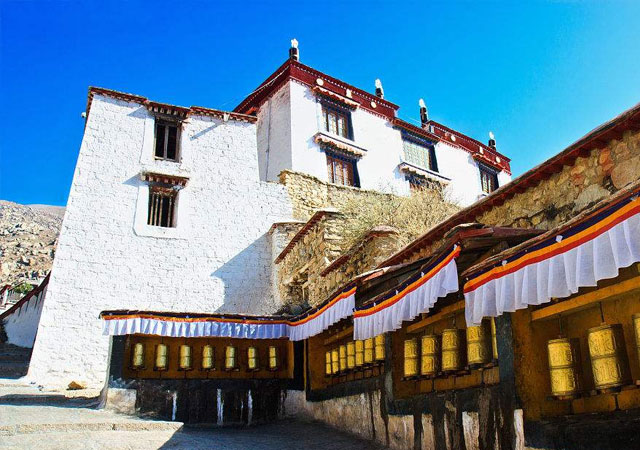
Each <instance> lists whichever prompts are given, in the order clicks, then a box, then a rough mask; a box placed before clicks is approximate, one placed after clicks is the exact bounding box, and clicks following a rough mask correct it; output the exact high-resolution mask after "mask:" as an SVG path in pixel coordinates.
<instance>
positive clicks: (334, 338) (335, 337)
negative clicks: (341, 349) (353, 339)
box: [324, 325, 353, 345]
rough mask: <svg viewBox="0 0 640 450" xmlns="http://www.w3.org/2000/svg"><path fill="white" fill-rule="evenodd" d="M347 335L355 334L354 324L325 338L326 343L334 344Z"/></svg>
mask: <svg viewBox="0 0 640 450" xmlns="http://www.w3.org/2000/svg"><path fill="white" fill-rule="evenodd" d="M347 336H353V325H351V326H350V327H349V328H346V329H344V330H342V331H340V332H338V333H336V334H334V335H333V336H331V337H328V338H327V339H325V340H324V345H329V344H332V343H334V342H336V341H339V340H340V339H342V338H345V337H347Z"/></svg>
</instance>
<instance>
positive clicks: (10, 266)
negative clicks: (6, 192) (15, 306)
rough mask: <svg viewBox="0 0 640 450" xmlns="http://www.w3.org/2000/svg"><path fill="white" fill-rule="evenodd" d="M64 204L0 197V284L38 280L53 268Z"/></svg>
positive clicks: (36, 281) (37, 281) (34, 281)
mask: <svg viewBox="0 0 640 450" xmlns="http://www.w3.org/2000/svg"><path fill="white" fill-rule="evenodd" d="M63 216H64V207H61V206H49V205H20V204H18V203H13V202H9V201H5V200H0V285H5V284H10V285H12V286H14V285H16V284H20V283H23V282H28V283H33V284H37V283H39V281H40V280H41V279H42V278H43V277H44V276H45V275H46V274H47V273H48V272H49V271H50V270H51V265H52V263H53V256H54V254H55V249H56V244H57V243H58V234H59V233H60V226H61V225H62V217H63Z"/></svg>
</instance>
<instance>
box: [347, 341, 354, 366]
mask: <svg viewBox="0 0 640 450" xmlns="http://www.w3.org/2000/svg"><path fill="white" fill-rule="evenodd" d="M355 367H356V343H355V342H353V341H352V342H347V369H355Z"/></svg>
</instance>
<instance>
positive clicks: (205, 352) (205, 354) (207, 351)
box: [202, 345, 216, 370]
mask: <svg viewBox="0 0 640 450" xmlns="http://www.w3.org/2000/svg"><path fill="white" fill-rule="evenodd" d="M215 366H216V364H215V350H214V348H213V347H212V346H211V345H205V346H203V347H202V369H203V370H213V369H214V368H215Z"/></svg>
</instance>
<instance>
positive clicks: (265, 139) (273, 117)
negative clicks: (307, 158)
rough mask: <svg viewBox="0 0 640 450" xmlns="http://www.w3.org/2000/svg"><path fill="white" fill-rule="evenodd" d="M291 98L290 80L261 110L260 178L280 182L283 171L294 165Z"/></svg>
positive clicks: (259, 116) (259, 115) (259, 122)
mask: <svg viewBox="0 0 640 450" xmlns="http://www.w3.org/2000/svg"><path fill="white" fill-rule="evenodd" d="M290 99H291V95H290V83H285V85H284V86H282V87H281V88H280V89H278V91H276V92H275V93H274V94H273V95H272V96H271V97H269V99H268V100H267V101H266V102H265V103H264V104H263V105H262V107H261V108H260V109H259V110H258V114H257V118H258V121H257V128H258V164H259V167H260V179H261V180H265V181H278V175H279V174H280V172H282V171H283V170H285V169H290V168H291V167H292V165H293V163H292V152H291V143H292V140H291V133H292V130H291V100H290Z"/></svg>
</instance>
